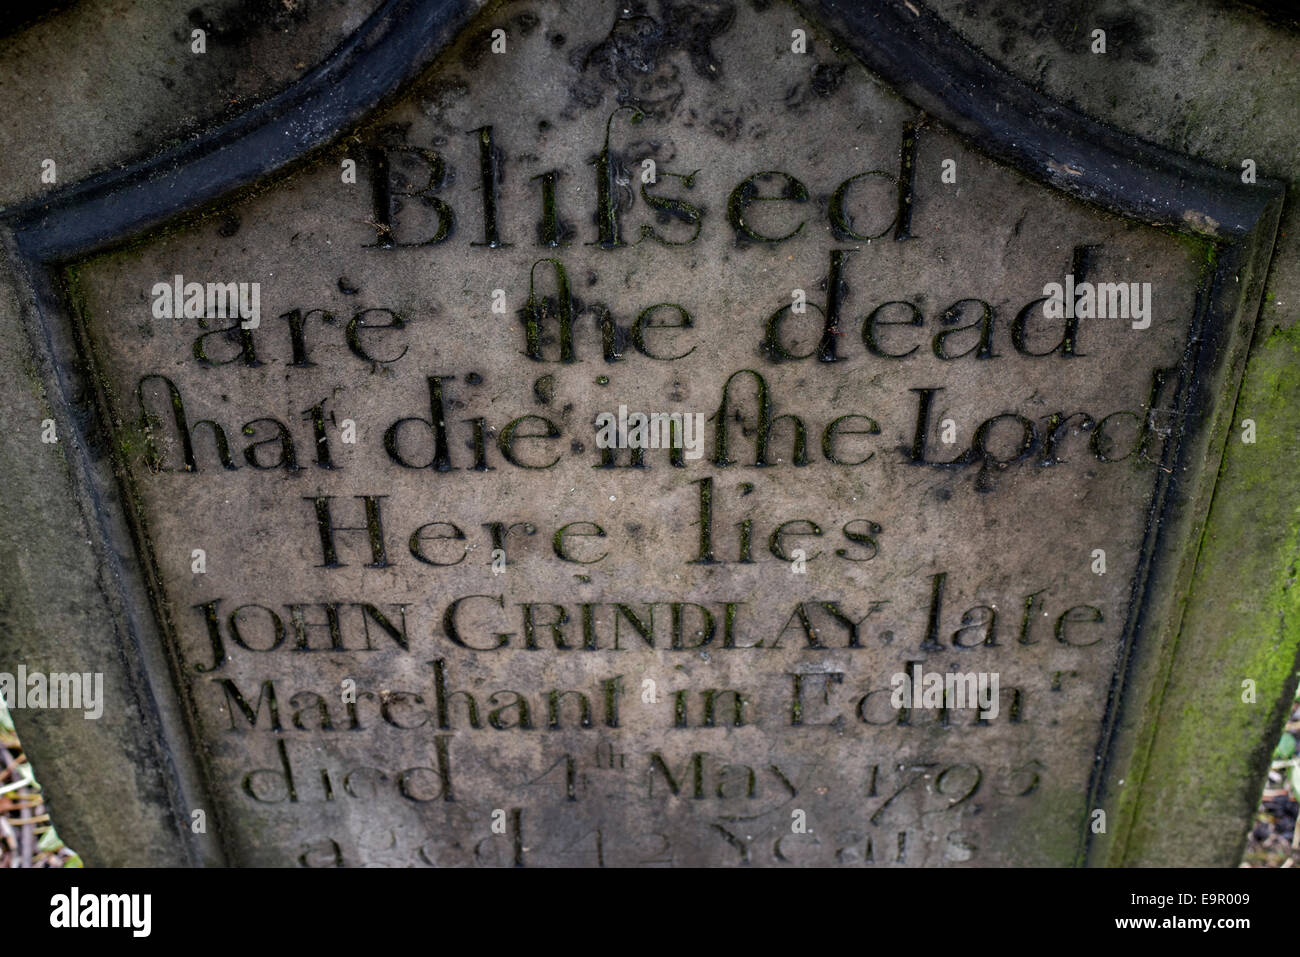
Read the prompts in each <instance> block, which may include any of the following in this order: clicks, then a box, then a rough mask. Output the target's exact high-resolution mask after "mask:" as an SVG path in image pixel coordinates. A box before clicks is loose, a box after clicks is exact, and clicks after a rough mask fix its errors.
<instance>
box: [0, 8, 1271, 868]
mask: <svg viewBox="0 0 1300 957" xmlns="http://www.w3.org/2000/svg"><path fill="white" fill-rule="evenodd" d="M339 131H342V132H343V133H344V134H345V135H342V136H339V135H336V134H337V133H338V132H339ZM1279 206H1280V191H1279V187H1277V186H1276V185H1275V184H1273V183H1271V182H1270V181H1267V180H1264V179H1262V178H1261V179H1260V180H1259V181H1258V182H1256V183H1250V184H1247V183H1243V182H1242V181H1241V178H1240V177H1239V176H1238V175H1237V173H1235V172H1222V171H1220V170H1217V169H1215V168H1213V167H1211V166H1209V165H1206V164H1201V163H1198V162H1196V161H1193V160H1190V159H1186V158H1183V157H1180V156H1177V155H1175V154H1173V153H1170V152H1168V151H1165V150H1163V149H1160V148H1157V147H1153V146H1149V145H1147V144H1144V143H1141V142H1138V141H1136V140H1133V139H1130V138H1128V137H1126V136H1125V135H1124V134H1121V133H1119V132H1117V131H1116V130H1115V129H1113V128H1112V127H1110V126H1107V125H1103V124H1100V123H1097V122H1095V121H1093V120H1090V119H1088V118H1086V117H1085V116H1083V115H1082V114H1079V113H1076V112H1074V111H1073V110H1071V109H1068V108H1066V107H1063V106H1060V105H1058V104H1055V103H1053V102H1050V101H1048V100H1046V99H1045V98H1044V97H1042V96H1041V95H1040V94H1038V93H1036V92H1034V91H1033V90H1031V89H1030V88H1029V87H1028V86H1025V85H1024V84H1022V83H1020V82H1019V81H1017V80H1015V79H1013V78H1011V77H1010V76H1009V75H1007V74H1005V73H1003V72H1001V71H999V70H998V69H997V68H996V67H994V66H993V65H992V64H990V63H989V62H988V61H987V60H985V59H983V58H982V57H981V56H980V55H979V54H978V53H976V52H975V51H974V50H973V49H972V48H971V47H970V46H969V45H967V44H966V43H965V42H964V41H963V40H961V39H960V38H959V37H958V36H957V35H956V34H955V33H953V32H952V31H951V29H950V28H948V27H947V26H945V24H944V23H943V22H942V21H941V20H939V19H938V18H937V17H936V16H935V15H934V14H932V13H930V12H929V11H928V10H926V9H924V8H922V7H921V6H920V5H918V4H912V3H901V4H897V5H894V4H889V5H885V6H883V7H882V8H881V9H880V10H872V11H869V12H868V11H862V10H846V9H844V8H842V7H841V6H839V5H837V4H833V3H825V4H821V3H811V4H807V5H805V6H804V7H800V8H796V7H794V6H790V5H787V4H784V3H771V4H761V3H722V2H716V3H701V4H674V3H667V2H664V3H662V4H647V5H638V6H636V7H635V8H630V9H627V10H624V9H622V8H613V7H610V6H609V5H606V4H601V3H597V2H594V0H564V2H560V3H555V4H531V3H513V4H505V5H500V6H489V7H488V8H487V9H485V10H483V11H481V12H479V11H473V10H470V9H468V8H463V7H461V6H458V5H456V4H447V3H432V2H424V3H394V4H390V5H389V6H388V7H386V8H384V9H383V10H381V11H380V12H379V13H378V14H376V16H375V18H374V19H372V20H369V21H367V22H366V24H365V25H363V26H361V27H359V28H357V31H356V32H355V33H354V34H353V36H352V37H351V39H349V40H348V41H346V43H345V44H344V46H343V47H340V49H339V50H338V51H337V52H336V53H335V54H334V55H333V58H332V59H329V60H327V61H326V62H325V64H324V65H323V66H322V67H321V68H319V69H318V70H317V71H313V72H310V73H308V74H307V75H305V76H304V77H303V78H302V79H300V80H299V81H297V82H296V83H295V84H294V85H293V86H292V87H290V89H289V90H288V91H287V92H286V93H285V94H282V95H281V97H279V98H276V99H272V100H269V101H267V102H265V103H264V104H262V105H261V106H259V107H256V108H255V109H253V110H250V111H249V112H247V113H245V114H243V115H241V116H240V117H238V118H236V119H234V120H231V121H230V122H229V123H228V124H227V125H225V126H218V127H215V128H213V129H210V130H209V131H208V132H207V133H205V134H203V135H202V136H200V137H198V138H196V139H194V140H191V141H187V142H186V143H184V144H182V145H181V146H179V147H176V148H174V149H173V150H172V151H171V152H169V153H164V154H162V155H161V156H158V157H155V158H154V159H152V160H150V161H148V162H146V163H144V164H142V165H140V166H137V167H134V168H131V169H128V170H126V171H124V172H120V173H117V174H113V175H109V176H106V177H103V178H100V179H92V180H90V181H87V182H85V183H83V184H80V185H78V186H74V187H72V188H70V189H68V190H66V191H64V192H62V193H58V194H56V195H55V197H54V198H53V200H43V201H41V202H39V203H37V204H35V205H32V206H27V207H21V208H18V209H17V210H15V211H13V212H11V214H10V217H9V220H8V222H9V224H10V227H11V229H12V230H13V235H14V241H13V248H14V250H15V251H16V255H17V256H18V257H19V258H20V259H21V261H23V262H25V263H28V264H30V266H29V268H30V272H29V274H28V275H29V279H30V283H31V289H32V293H31V297H32V300H31V301H32V305H31V307H30V309H29V321H30V322H31V323H32V324H33V327H34V328H36V329H38V330H39V331H40V335H39V337H38V338H39V341H40V342H41V343H42V345H41V348H42V349H43V350H45V351H44V356H45V359H46V361H47V363H48V365H47V366H45V367H44V368H46V369H48V370H50V371H49V372H48V376H49V378H48V380H47V381H48V382H50V383H52V385H53V388H55V389H58V390H64V392H65V394H66V395H68V396H70V397H71V398H70V400H69V406H68V408H69V410H70V411H69V416H68V418H67V419H66V420H64V421H62V422H59V423H58V424H59V425H60V426H61V431H62V433H63V435H64V441H65V443H66V444H67V446H68V448H69V449H71V450H72V451H70V452H69V453H68V454H69V455H70V457H71V465H70V466H69V467H70V469H71V470H72V471H73V472H74V473H76V474H77V475H79V476H80V477H81V478H80V481H81V482H82V483H83V488H84V490H85V494H86V495H87V496H89V498H90V500H91V501H93V502H94V503H95V513H96V515H97V516H98V518H97V528H96V531H95V535H97V536H99V537H98V539H97V540H98V541H101V542H103V543H104V544H103V546H102V547H103V548H104V555H105V565H106V569H107V570H106V572H105V573H104V583H103V584H102V586H101V587H102V588H103V589H104V590H105V592H106V593H110V594H111V596H112V597H111V598H110V599H106V600H109V601H110V602H111V604H112V605H113V607H115V608H116V609H117V610H118V611H117V615H118V617H117V620H118V621H119V623H120V629H119V630H118V631H117V632H116V634H115V636H114V637H113V639H112V640H113V641H115V642H118V643H120V644H121V646H122V648H123V649H124V650H123V652H122V656H123V660H124V661H125V662H126V664H125V665H124V666H123V673H124V674H126V675H127V676H128V678H129V679H130V680H129V681H128V682H127V686H128V687H129V688H131V689H133V691H132V693H133V694H134V695H135V696H136V698H137V700H139V701H143V702H145V703H144V704H141V705H140V709H141V711H142V712H143V713H147V714H148V715H149V716H150V718H149V722H148V723H147V725H146V730H147V735H146V737H147V738H148V740H149V741H150V742H151V743H152V745H153V747H154V748H155V749H156V753H155V754H153V755H151V756H149V757H148V758H147V760H148V761H151V762H154V763H155V764H156V765H157V766H158V767H160V768H161V769H162V770H160V771H159V772H158V774H159V781H160V782H161V783H159V784H158V785H157V788H156V791H155V793H152V794H151V795H150V796H149V798H148V799H147V800H144V799H141V800H142V802H143V803H144V804H145V805H146V806H148V807H151V808H156V812H157V814H158V815H159V816H160V817H165V818H167V819H168V820H169V821H170V822H171V825H172V826H173V827H175V829H176V831H177V833H178V834H180V835H181V839H180V840H179V841H178V843H177V846H176V847H175V848H173V849H171V850H170V851H169V852H159V853H170V854H171V855H172V856H173V858H174V859H176V860H179V861H184V862H190V863H209V864H216V863H226V864H243V865H286V866H330V865H339V864H343V865H350V866H355V865H389V866H408V865H424V866H427V865H433V866H482V865H487V866H555V865H575V866H666V865H737V864H749V865H756V866H761V865H782V864H784V865H817V866H830V865H868V866H894V865H905V866H951V865H962V864H969V865H1068V864H1089V863H1092V864H1097V863H1107V862H1113V861H1118V860H1122V859H1123V857H1124V854H1125V848H1126V846H1127V845H1126V841H1128V840H1129V839H1130V838H1129V832H1130V831H1131V829H1132V822H1133V821H1134V820H1136V819H1138V817H1139V816H1140V808H1141V807H1142V805H1143V801H1144V800H1145V796H1144V793H1143V791H1142V790H1141V789H1140V788H1139V787H1137V786H1136V785H1138V784H1139V783H1140V782H1142V781H1143V769H1144V768H1145V767H1146V762H1148V761H1149V760H1151V757H1150V755H1151V751H1152V745H1151V740H1152V735H1153V734H1154V731H1155V727H1154V726H1153V723H1152V721H1151V714H1152V711H1151V709H1152V707H1153V702H1158V699H1159V694H1160V691H1161V689H1162V688H1164V687H1165V686H1166V685H1167V684H1168V683H1169V682H1170V681H1176V680H1178V679H1179V678H1180V677H1182V676H1185V675H1187V674H1189V673H1193V672H1194V671H1195V669H1198V668H1199V669H1203V668H1204V667H1205V666H1206V665H1205V662H1194V661H1187V660H1185V659H1183V658H1181V657H1179V656H1178V654H1177V653H1176V649H1177V646H1178V642H1179V637H1180V616H1181V615H1182V613H1183V608H1184V606H1185V604H1186V601H1187V598H1186V595H1187V591H1188V588H1189V583H1190V582H1191V581H1192V580H1193V577H1194V574H1195V569H1196V562H1197V560H1198V556H1199V546H1200V545H1201V531H1202V529H1203V528H1204V526H1205V522H1206V517H1207V514H1208V512H1209V507H1210V503H1211V499H1212V497H1213V495H1214V490H1215V480H1216V472H1217V470H1218V463H1219V461H1220V458H1221V456H1222V454H1223V449H1224V447H1225V443H1226V442H1227V441H1228V439H1229V436H1230V435H1232V436H1235V434H1236V429H1235V427H1234V423H1233V418H1232V417H1233V405H1234V399H1235V397H1236V395H1237V391H1238V387H1239V383H1240V379H1241V376H1242V371H1243V367H1244V362H1245V357H1246V354H1247V350H1248V347H1249V345H1250V342H1251V337H1252V334H1253V330H1254V320H1255V313H1256V310H1257V308H1258V302H1259V299H1260V296H1261V293H1262V286H1263V269H1264V267H1265V266H1266V265H1267V262H1268V257H1269V254H1270V251H1271V246H1272V242H1273V238H1274V231H1275V229H1276V224H1277V217H1278V215H1279ZM78 411H79V413H80V414H73V413H76V412H78ZM55 419H56V421H57V420H58V416H55ZM1243 677H1249V675H1248V674H1247V675H1243ZM121 693H122V694H125V692H121ZM110 706H111V701H110ZM1262 720H1263V719H1261V721H1262ZM1126 782H1127V783H1126ZM52 803H54V804H55V806H56V808H57V797H56V799H55V800H54V801H52ZM196 812H197V813H196ZM59 824H60V827H61V828H62V827H63V826H64V825H63V823H62V821H59ZM74 827H75V825H74ZM119 853H121V854H125V852H119ZM116 859H119V860H120V859H123V858H121V857H117V858H116ZM114 860H115V855H114V853H113V852H107V853H106V854H105V862H106V863H112V862H113V861H114Z"/></svg>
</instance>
